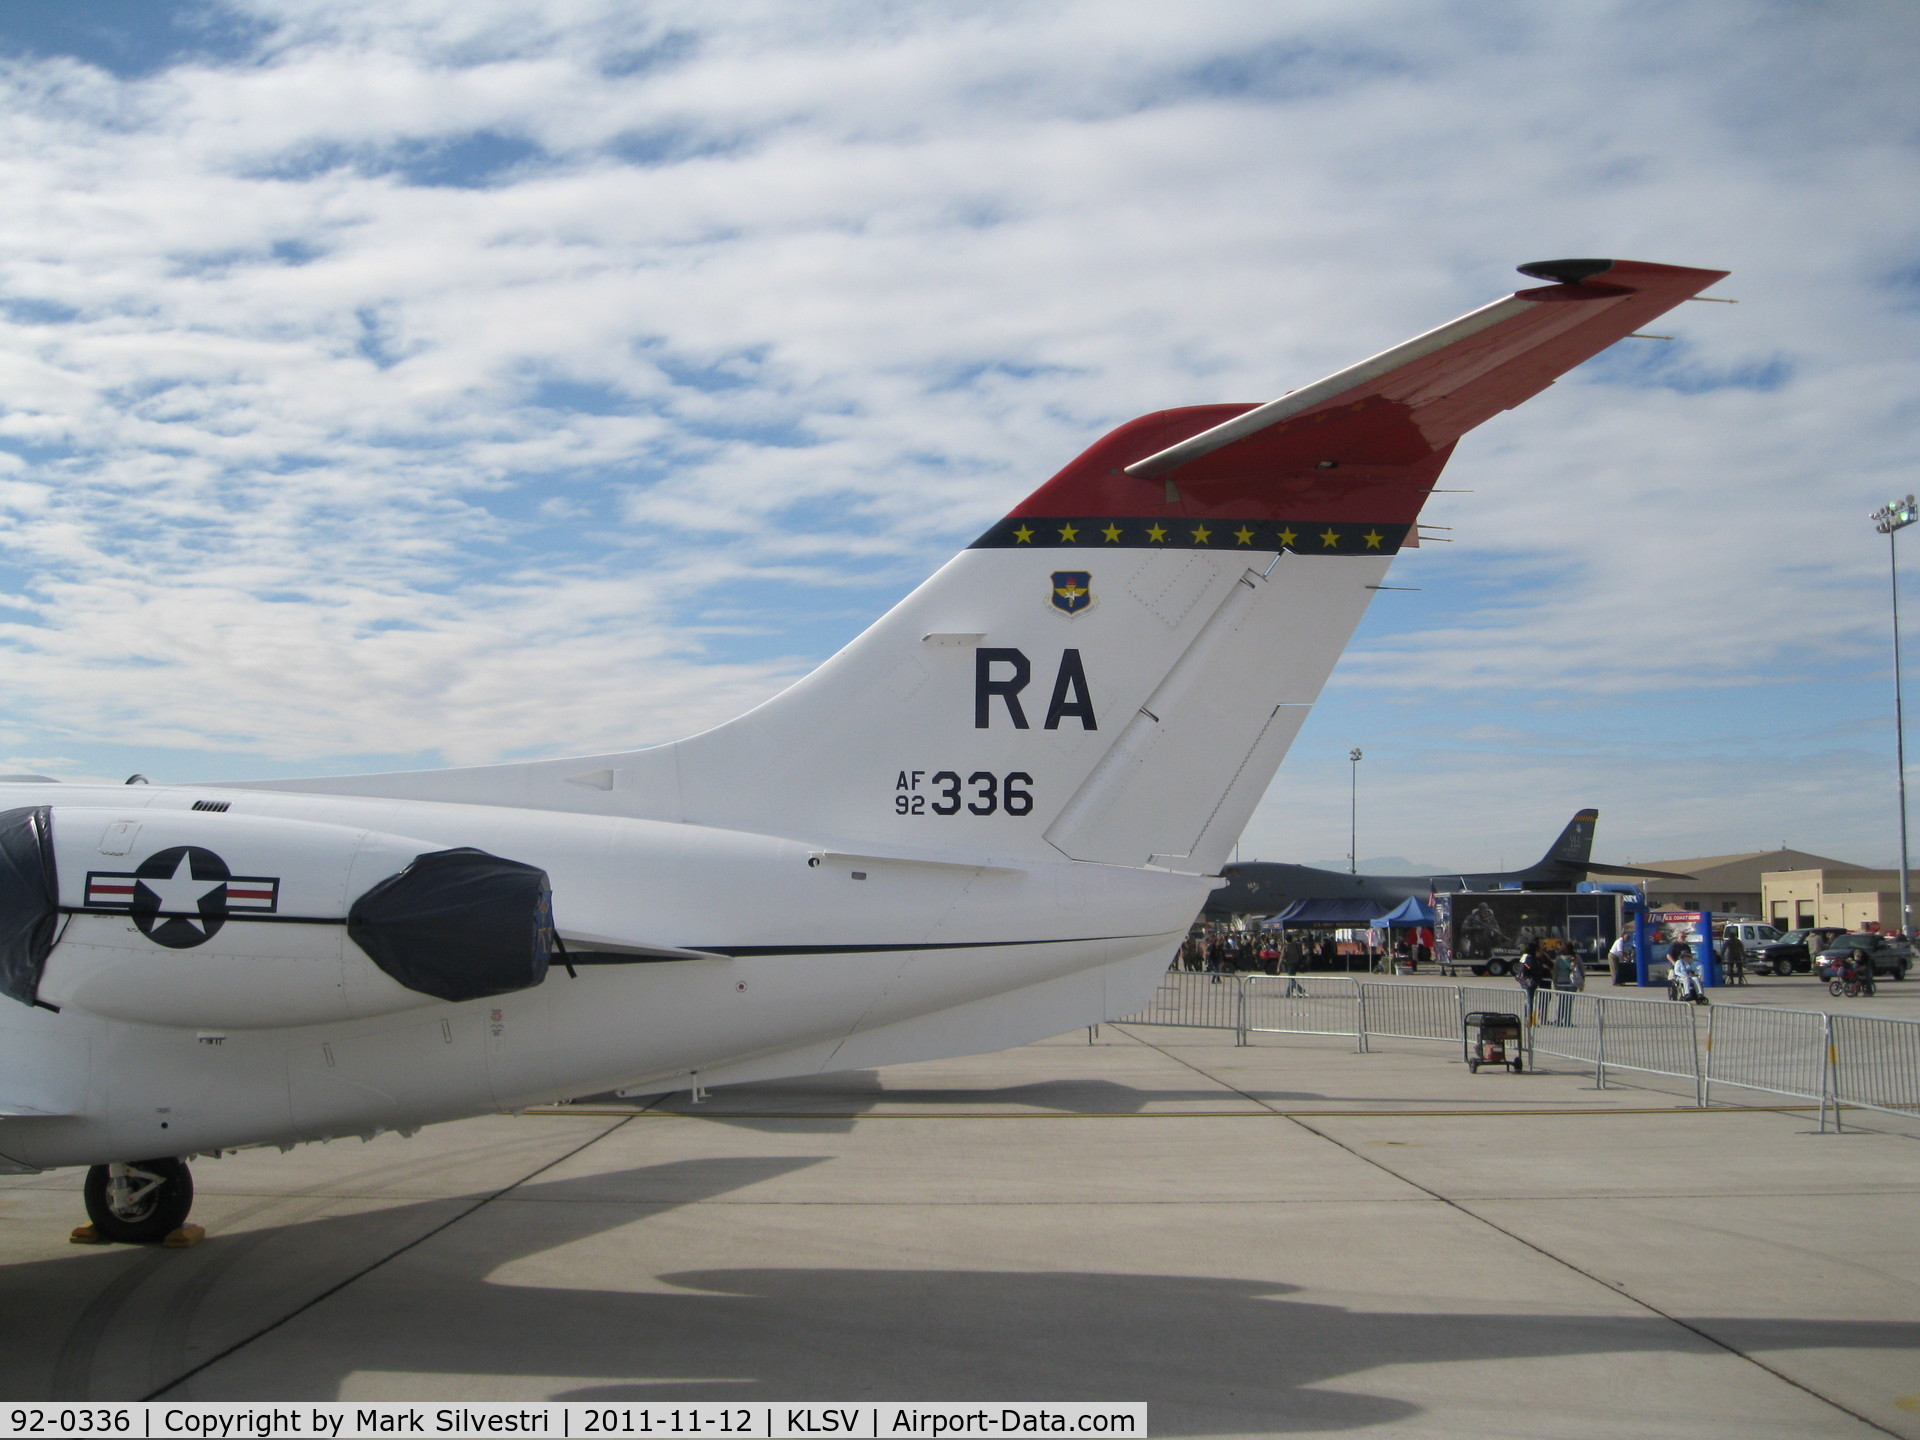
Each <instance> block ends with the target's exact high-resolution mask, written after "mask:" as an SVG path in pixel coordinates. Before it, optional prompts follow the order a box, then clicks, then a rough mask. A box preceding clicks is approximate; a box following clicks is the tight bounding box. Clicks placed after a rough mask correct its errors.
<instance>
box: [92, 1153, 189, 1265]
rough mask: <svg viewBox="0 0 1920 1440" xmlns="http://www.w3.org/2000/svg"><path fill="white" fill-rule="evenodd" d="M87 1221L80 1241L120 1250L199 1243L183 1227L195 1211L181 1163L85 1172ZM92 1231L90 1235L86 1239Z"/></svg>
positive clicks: (141, 1163) (134, 1164)
mask: <svg viewBox="0 0 1920 1440" xmlns="http://www.w3.org/2000/svg"><path fill="white" fill-rule="evenodd" d="M84 1193H85V1195H86V1201H87V1218H88V1219H89V1220H91V1221H92V1222H93V1224H92V1225H90V1226H86V1227H83V1228H82V1229H81V1230H76V1231H75V1232H74V1235H73V1238H74V1239H75V1240H79V1241H89V1240H90V1241H93V1242H95V1243H99V1242H102V1241H111V1242H115V1243H118V1244H121V1245H154V1244H170V1245H176V1246H177V1245H191V1244H193V1243H194V1241H196V1240H198V1239H199V1238H200V1237H201V1234H203V1233H204V1232H202V1231H201V1230H200V1227H199V1226H197V1225H188V1224H187V1223H186V1220H187V1214H188V1212H189V1211H191V1210H192V1209H193V1172H192V1171H190V1170H189V1169H188V1168H187V1162H186V1161H184V1160H171V1159H169V1160H135V1161H132V1162H130V1163H120V1162H116V1163H115V1164H112V1165H95V1166H93V1167H92V1168H91V1169H89V1170H88V1171H87V1183H86V1187H85V1192H84ZM89 1230H90V1231H91V1232H92V1233H91V1234H88V1233H86V1232H87V1231H89Z"/></svg>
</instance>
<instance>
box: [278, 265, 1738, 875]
mask: <svg viewBox="0 0 1920 1440" xmlns="http://www.w3.org/2000/svg"><path fill="white" fill-rule="evenodd" d="M1522 268H1523V271H1524V272H1525V273H1527V274H1529V275H1533V276H1535V277H1537V278H1540V279H1543V280H1548V281H1552V282H1554V283H1550V284H1547V285H1543V286H1541V287H1539V288H1537V289H1531V290H1522V291H1520V292H1518V293H1517V294H1514V295H1511V296H1508V297H1506V298H1504V299H1501V300H1498V301H1495V302H1494V303H1493V304H1491V305H1487V306H1484V307H1483V308H1481V309H1479V310H1476V311H1474V312H1472V313H1471V314H1469V315H1466V316H1463V317H1462V318H1460V319H1458V320H1455V321H1453V322H1451V323H1450V324H1446V325H1442V326H1441V327H1440V328H1438V329H1436V330H1431V331H1429V332H1427V333H1426V334H1424V335H1421V336H1418V337H1416V338H1415V339H1412V340H1409V341H1407V342H1406V343H1405V344H1402V345H1398V346H1395V347H1394V348H1393V349H1391V350H1387V351H1384V352H1382V353H1381V354H1379V355H1376V356H1374V357H1373V358H1372V359H1370V360H1365V361H1362V362H1361V363H1359V364H1357V365H1354V366H1351V367H1349V368H1348V369H1346V370H1342V371H1340V372H1338V373H1337V374H1334V375H1331V376H1329V377H1327V378H1326V379H1324V380H1321V381H1319V382H1317V383H1315V384H1312V385H1309V386H1307V387H1306V388H1304V389H1301V390H1296V391H1293V392H1291V393H1289V394H1288V395H1287V396H1285V397H1284V398H1282V399H1280V400H1276V401H1273V402H1272V403H1270V404H1266V405H1244V404H1243V405H1203V406H1191V407H1188V408H1185V409H1179V410H1163V411H1159V412H1157V413H1155V414H1151V415H1144V416H1141V417H1140V418H1139V419H1137V420H1132V421H1129V422H1128V423H1127V424H1125V425H1122V426H1121V427H1120V428H1119V429H1117V430H1114V431H1113V432H1111V433H1110V434H1108V435H1106V436H1105V437H1103V438H1102V439H1100V440H1099V441H1097V442H1095V443H1094V444H1093V445H1092V446H1091V447H1090V448H1089V449H1088V450H1087V451H1086V452H1085V453H1084V454H1082V455H1081V456H1079V458H1077V459H1075V460H1074V461H1072V462H1071V463H1070V464H1068V465H1067V466H1066V468H1065V469H1063V470H1061V471H1060V472H1059V474H1057V475H1055V476H1054V477H1053V478H1052V479H1051V480H1049V481H1047V482H1046V483H1045V484H1044V485H1042V486H1041V487H1040V488H1039V489H1038V490H1036V491H1034V492H1033V494H1031V495H1029V496H1028V497H1027V498H1026V499H1025V500H1023V501H1021V502H1020V504H1019V505H1017V506H1015V507H1014V509H1013V511H1012V513H1011V514H1009V515H1007V516H1006V517H1005V518H1004V519H1002V520H1000V521H997V522H996V523H995V524H993V525H992V526H990V527H988V529H987V531H986V533H985V534H983V535H981V536H980V538H979V539H977V540H975V541H974V542H973V544H972V545H970V546H968V547H967V549H965V550H964V551H962V552H961V553H960V554H959V555H957V556H956V557H954V558H953V559H952V560H951V561H949V562H948V563H947V564H946V565H944V566H943V567H941V569H940V570H939V571H938V573H936V574H935V575H934V576H933V577H932V578H931V579H929V580H928V581H927V582H926V583H925V584H923V585H921V586H920V587H919V588H918V589H917V590H915V591H914V592H913V593H912V594H911V595H909V596H907V597H906V598H905V599H904V600H902V601H901V602H900V603H899V604H898V605H896V606H895V607H894V608H893V610H892V611H890V612H889V613H888V614H887V615H885V616H884V617H882V618H881V619H880V620H879V621H878V622H877V623H875V624H874V625H873V626H872V627H871V628H870V629H868V630H867V631H866V633H864V634H863V635H861V636H860V637H859V638H858V639H856V640H855V641H853V643H852V644H850V645H848V646H847V647H846V648H845V649H844V650H842V651H841V652H840V653H839V654H838V655H836V656H834V657H833V658H832V659H831V660H829V661H827V662H826V663H825V664H824V665H822V666H820V668H819V669H817V670H816V671H814V672H813V674H811V675H809V676H808V677H807V678H806V679H804V680H802V681H800V682H799V683H798V684H796V685H794V686H793V687H792V688H790V689H789V690H787V691H786V692H784V693H783V694H781V695H778V696H776V697H775V698H774V699H772V700H770V701H768V702H767V703H766V704H764V705H762V706H760V707H759V708H758V709H756V710H753V711H751V712H749V713H748V714H746V715H743V716H741V717H740V718H739V719H737V720H734V721H732V722H730V723H728V724H726V725H722V726H720V727H718V728H717V729H714V730H710V731H707V732H706V733H704V734H701V735H696V736H693V737H692V738H690V739H687V740H682V741H679V742H677V743H675V744H672V745H663V746H658V747H655V748H653V749H650V750H641V751H629V752H623V753H619V754H611V755H599V756H591V757H587V758H583V759H574V760H562V761H540V762H533V763H526V764H515V765H500V766H486V767H480V768H475V769H464V770H440V771H422V772H413V773H408V774H401V775H378V776H360V777H353V778H350V779H327V780H311V781H295V782H291V783H290V782H286V781H275V782H273V783H274V787H275V788H277V789H308V790H318V791H334V792H344V793H356V794H373V795H388V796H394V797H398V798H417V799H435V800H459V801H468V802H478V803H496V804H508V805H520V806H530V807H534V808H541V809H552V810H570V811H589V812H598V813H604V814H613V815H633V816H648V817H653V818H658V819H665V820H677V821H690V822H696V823H701V824H708V825H715V826H723V827H730V828H741V829H753V830H760V831H772V832H773V833H777V834H783V835H790V836H792V837H793V838H795V839H798V840H804V841H806V842H808V843H811V844H828V845H841V846H849V847H866V848H869V849H871V848H877V847H881V846H885V847H888V849H889V853H891V852H893V851H897V852H899V853H903V854H913V853H918V854H923V855H935V856H937V855H940V854H942V853H958V854H965V855H994V856H1006V857H1010V858H1018V857H1019V856H1021V855H1023V854H1024V855H1032V856H1035V857H1051V858H1054V859H1058V858H1059V857H1060V856H1063V855H1064V856H1067V857H1070V858H1072V859H1075V860H1085V861H1100V862H1105V863H1109V864H1118V865H1135V866H1137V865H1146V864H1154V865H1160V866H1165V867H1168V868H1171V869H1175V870H1183V871H1193V872H1210V871H1213V870H1216V869H1218V867H1219V866H1220V864H1221V863H1222V862H1223V861H1224V860H1225V859H1226V857H1227V855H1228V854H1229V853H1230V851H1231V849H1232V847H1233V844H1234V841H1235V840H1236V839H1237V838H1238V837H1239V834H1240V831H1241V828H1242V827H1243V826H1244V825H1245V823H1246V820H1247V817H1248V815H1249V814H1250V813H1251V812H1252V810H1253V807H1254V805H1255V804H1256V803H1258V801H1259V799H1260V797H1261V795H1262V793H1263V792H1264V791H1265V790H1266V787H1267V784H1268V781H1269V780H1270V779H1271V778H1272V776H1273V773H1274V770H1275V768H1276V767H1277V766H1278V765H1279V763H1280V761H1281V758H1282V757H1283V756H1284V755H1285V754H1286V750H1287V746H1288V745H1289V743H1291V741H1292V739H1293V736H1294V734H1295V732H1296V731H1298V729H1299V728H1300V724H1301V722H1302V721H1303V720H1304V718H1305V717H1306V714H1307V710H1308V707H1310V706H1311V705H1312V704H1313V702H1314V701H1315V699H1316V698H1317V697H1318V696H1319V693H1320V688H1321V686H1322V684H1323V683H1324V682H1325V680H1326V678H1327V675H1328V673H1329V672H1330V671H1331V670H1332V669H1333V666H1334V663H1335V661H1336V660H1338V659H1339V657H1340V653H1341V651H1342V650H1343V649H1344V648H1345V646H1346V643H1347V641H1348V638H1349V637H1350V636H1351V635H1352V633H1353V630H1354V627H1355V626H1356V625H1357V624H1358V623H1359V621H1360V617H1361V615H1362V614H1363V613H1364V612H1365V610H1366V606H1367V602H1368V600H1369V599H1370V598H1371V597H1372V595H1373V593H1374V590H1375V587H1377V586H1378V585H1379V584H1380V582H1381V580H1382V579H1383V578H1384V576H1385V574H1386V571H1387V567H1388V565H1389V564H1390V563H1391V562H1392V559H1393V556H1394V555H1395V554H1396V553H1397V552H1398V551H1399V550H1400V549H1401V548H1402V547H1405V546H1412V545H1415V544H1417V543H1418V536H1417V532H1416V530H1415V523H1416V521H1417V520H1418V518H1419V514H1420V507H1421V505H1422V503H1423V502H1424V501H1425V500H1426V497H1427V495H1428V493H1429V492H1430V491H1431V490H1432V488H1433V485H1434V482H1435V480H1436V479H1437V478H1438V477H1439V474H1440V471H1441V469H1442V467H1443V466H1444V465H1445V464H1446V462H1447V457H1448V456H1449V455H1450V454H1451V453H1452V450H1453V446H1454V444H1455V443H1456V442H1457V441H1458V440H1459V438H1460V437H1461V436H1462V435H1463V434H1465V433H1466V432H1467V431H1468V430H1470V429H1472V428H1473V427H1474V426H1476V425H1478V424H1480V423H1481V422H1482V421H1484V420H1487V419H1490V418H1491V417H1492V416H1494V415H1496V414H1498V413H1499V412H1500V411H1502V410H1506V409H1510V408H1512V407H1513V406H1514V405H1517V404H1519V403H1520V402H1521V401H1522V400H1525V399H1527V398H1528V397H1529V396H1531V395H1534V394H1536V393H1538V392H1539V391H1540V390H1542V389H1544V388H1545V387H1546V386H1547V385H1548V384H1549V383H1551V382H1552V380H1553V379H1554V377H1555V376H1557V375H1560V374H1562V373H1564V372H1565V371H1567V370H1570V369H1572V368H1573V367H1574V366H1576V365H1578V364H1580V363H1581V362H1582V361H1583V360H1586V359H1588V358H1589V357H1591V356H1592V355H1594V354H1596V353H1598V352H1599V351H1600V350H1602V349H1604V348H1605V347H1606V346H1608V345H1610V344H1612V343H1613V342H1614V341H1615V340H1618V339H1620V338H1621V337H1622V336H1624V335H1627V334H1629V333H1630V332H1632V331H1634V330H1636V329H1638V328H1639V327H1640V326H1642V325H1644V324H1646V323H1647V322H1648V321H1649V320H1651V319H1653V318H1654V317H1655V316H1657V315H1659V314H1661V313H1662V312H1664V311H1666V310H1668V309H1671V308H1672V307H1673V306H1674V305H1677V304H1678V303H1680V302H1681V301H1682V300H1685V299H1686V298H1688V297H1689V296H1691V295H1693V294H1695V293H1696V292H1698V291H1700V290H1703V289H1705V288H1706V287H1707V286H1708V285H1711V284H1713V283H1714V282H1715V281H1717V280H1719V279H1721V278H1722V277H1723V275H1724V274H1725V272H1724V271H1718V270H1691V269H1682V268H1679V267H1675V266H1668V265H1650V264H1643V263H1639V262H1634V261H1604V260H1577V261H1547V262H1542V263H1540V264H1537V265H1530V266H1524V267H1522Z"/></svg>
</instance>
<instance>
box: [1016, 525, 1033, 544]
mask: <svg viewBox="0 0 1920 1440" xmlns="http://www.w3.org/2000/svg"><path fill="white" fill-rule="evenodd" d="M1013 538H1014V542H1015V543H1016V544H1019V545H1024V544H1026V543H1027V542H1028V541H1029V540H1031V539H1033V531H1031V530H1029V529H1028V528H1027V527H1026V526H1024V525H1022V526H1021V527H1020V528H1019V529H1018V530H1016V531H1014V532H1013Z"/></svg>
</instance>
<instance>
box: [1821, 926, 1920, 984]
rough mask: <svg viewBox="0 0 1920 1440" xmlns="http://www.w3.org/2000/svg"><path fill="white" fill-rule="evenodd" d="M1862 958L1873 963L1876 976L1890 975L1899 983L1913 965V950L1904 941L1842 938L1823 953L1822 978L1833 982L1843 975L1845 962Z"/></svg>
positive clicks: (1868, 936) (1876, 937) (1880, 937)
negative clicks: (1842, 965)
mask: <svg viewBox="0 0 1920 1440" xmlns="http://www.w3.org/2000/svg"><path fill="white" fill-rule="evenodd" d="M1861 955H1865V956H1867V957H1868V958H1869V959H1871V960H1872V961H1873V973H1874V974H1875V975H1876V976H1878V975H1889V976H1891V977H1892V978H1893V979H1895V980H1904V979H1906V978H1907V969H1908V967H1909V966H1911V965H1912V964H1913V947H1912V946H1911V945H1909V944H1907V942H1906V941H1904V940H1895V939H1890V938H1889V937H1887V936H1885V935H1874V934H1861V935H1842V936H1840V937H1839V938H1838V939H1837V940H1835V941H1833V942H1832V943H1831V944H1829V945H1828V946H1827V948H1826V949H1824V950H1822V951H1821V952H1820V959H1819V975H1820V978H1821V979H1822V980H1831V979H1833V978H1834V977H1835V976H1836V975H1838V974H1839V973H1840V962H1841V961H1843V960H1853V959H1855V958H1857V957H1858V956H1861Z"/></svg>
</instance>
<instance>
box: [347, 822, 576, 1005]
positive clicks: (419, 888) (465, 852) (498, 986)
mask: <svg viewBox="0 0 1920 1440" xmlns="http://www.w3.org/2000/svg"><path fill="white" fill-rule="evenodd" d="M347 934H348V936H349V937H351V938H352V940H353V942H354V943H355V944H356V945H358V946H359V947H360V948H361V949H362V950H364V951H366V952H367V955H368V957H369V958H370V959H372V961H373V963H374V964H376V965H378V966H379V967H380V968H381V969H382V970H384V971H386V973H387V974H388V975H390V976H392V977H393V978H394V979H395V980H398V981H399V982H400V983H401V984H402V985H404V986H406V987H407V988H408V989H409V990H415V991H418V992H419V993H421V994H423V995H431V996H433V997H434V998H435V999H438V1000H479V999H482V998H484V997H486V996H489V995H506V994H510V993H511V992H513V991H515V990H525V989H528V988H529V987H531V986H534V985H538V984H539V983H540V982H541V981H542V980H545V979H546V978H547V963H548V960H549V959H550V957H551V956H552V954H553V948H554V939H553V892H552V889H551V887H550V886H549V885H548V883H547V872H546V871H544V870H541V869H539V868H538V867H536V866H533V865H523V864H521V863H520V862H519V861H517V860H502V859H501V858H500V857H499V856H497V855H489V854H487V852H486V851H484V850H473V849H467V848H462V849H459V850H433V851H429V852H428V853H427V854H425V855H421V856H418V857H417V858H415V860H414V861H413V863H412V864H411V865H409V866H407V868H406V869H404V870H402V871H401V872H400V873H399V874H398V875H394V876H390V877H389V878H387V879H385V880H382V881H381V882H380V883H379V884H378V885H375V886H374V887H373V888H372V889H371V890H368V891H367V892H366V893H365V894H364V895H362V896H361V897H360V898H359V899H358V900H356V901H354V902H353V908H352V909H350V910H349V911H348V912H347Z"/></svg>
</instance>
